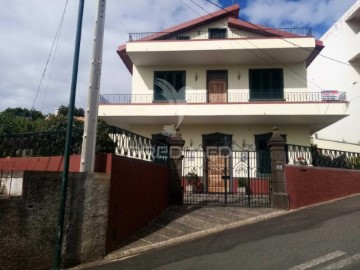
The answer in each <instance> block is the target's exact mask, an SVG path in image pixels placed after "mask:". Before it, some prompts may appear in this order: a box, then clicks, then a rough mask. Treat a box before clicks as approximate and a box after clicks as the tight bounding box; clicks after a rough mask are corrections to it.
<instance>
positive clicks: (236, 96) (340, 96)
mask: <svg viewBox="0 0 360 270" xmlns="http://www.w3.org/2000/svg"><path fill="white" fill-rule="evenodd" d="M331 92H333V93H332V94H331V93H329V91H323V92H288V93H259V94H257V93H251V94H250V93H249V92H243V93H228V94H227V95H224V94H217V95H216V94H211V100H212V102H209V96H208V95H207V94H206V93H186V96H185V100H169V99H167V98H165V97H164V96H163V95H154V94H135V95H133V94H102V95H100V104H149V103H150V104H157V105H159V104H161V103H179V104H184V103H194V104H199V103H200V104H202V103H208V104H213V103H214V104H216V103H218V104H224V103H252V102H253V103H254V102H264V103H269V102H270V103H278V102H280V103H284V102H290V103H314V102H325V103H328V102H340V103H344V102H347V101H346V92H338V91H331Z"/></svg>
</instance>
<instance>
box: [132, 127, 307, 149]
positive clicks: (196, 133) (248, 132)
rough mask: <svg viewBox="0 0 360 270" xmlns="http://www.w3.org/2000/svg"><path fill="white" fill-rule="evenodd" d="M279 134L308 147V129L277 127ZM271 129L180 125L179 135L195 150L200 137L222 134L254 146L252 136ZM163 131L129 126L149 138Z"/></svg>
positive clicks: (292, 142)
mask: <svg viewBox="0 0 360 270" xmlns="http://www.w3.org/2000/svg"><path fill="white" fill-rule="evenodd" d="M278 128H279V132H280V133H281V134H286V135H287V143H289V144H297V145H304V146H310V131H309V129H308V127H306V126H302V125H297V126H295V125H293V126H292V125H284V126H278ZM272 129H273V127H272V126H269V125H268V126H267V125H256V126H255V125H181V126H180V133H181V135H182V137H183V139H184V140H185V146H188V147H190V141H192V143H193V147H194V148H196V147H198V146H199V145H200V144H202V135H203V134H211V133H216V132H219V133H224V134H228V135H233V140H234V141H236V143H237V144H238V145H240V146H241V145H242V143H243V140H245V143H246V144H252V145H254V146H255V137H254V135H260V134H264V133H269V132H272ZM162 130H163V126H161V125H141V126H140V125H138V126H135V125H134V126H131V131H133V132H135V133H138V134H141V135H143V136H146V137H149V138H151V135H153V134H158V133H160V132H161V131H162Z"/></svg>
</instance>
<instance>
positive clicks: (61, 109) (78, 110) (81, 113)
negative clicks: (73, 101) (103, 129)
mask: <svg viewBox="0 0 360 270" xmlns="http://www.w3.org/2000/svg"><path fill="white" fill-rule="evenodd" d="M68 112H69V106H64V105H61V106H60V107H59V115H63V116H67V115H68ZM74 116H81V117H84V116H85V111H84V109H83V108H77V107H76V106H75V108H74Z"/></svg>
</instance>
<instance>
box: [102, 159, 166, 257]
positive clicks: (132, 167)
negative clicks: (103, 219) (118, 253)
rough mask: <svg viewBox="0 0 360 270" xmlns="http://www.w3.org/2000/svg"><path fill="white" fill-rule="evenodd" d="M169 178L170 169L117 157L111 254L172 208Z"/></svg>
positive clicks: (109, 236) (110, 225)
mask: <svg viewBox="0 0 360 270" xmlns="http://www.w3.org/2000/svg"><path fill="white" fill-rule="evenodd" d="M169 177H170V170H169V167H168V166H166V165H161V164H155V163H151V162H146V161H142V160H136V159H129V158H124V157H120V156H113V160H112V170H111V190H110V199H109V223H108V230H107V251H108V252H110V251H113V250H115V249H116V247H117V246H118V245H119V244H120V243H121V242H123V241H124V240H126V239H127V238H128V237H129V236H131V235H132V234H133V233H135V232H136V231H138V230H140V229H141V228H143V227H144V226H145V225H146V224H147V223H149V222H150V221H151V220H153V219H155V218H156V217H157V216H159V215H160V214H161V213H162V212H163V211H164V210H165V209H166V208H167V207H168V202H169V198H168V196H169V190H168V182H169Z"/></svg>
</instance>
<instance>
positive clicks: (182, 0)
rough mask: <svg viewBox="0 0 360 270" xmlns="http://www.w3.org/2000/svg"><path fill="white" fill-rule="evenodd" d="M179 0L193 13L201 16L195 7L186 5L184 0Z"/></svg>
mask: <svg viewBox="0 0 360 270" xmlns="http://www.w3.org/2000/svg"><path fill="white" fill-rule="evenodd" d="M181 2H183V4H184V5H185V6H187V7H188V8H189V9H191V10H192V11H194V13H196V14H197V15H199V16H200V17H201V16H203V15H201V14H200V13H199V12H197V11H196V10H195V9H193V8H192V7H191V6H190V5H188V4H187V3H186V2H185V1H184V0H181Z"/></svg>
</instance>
